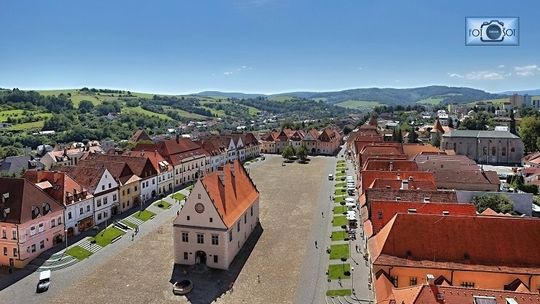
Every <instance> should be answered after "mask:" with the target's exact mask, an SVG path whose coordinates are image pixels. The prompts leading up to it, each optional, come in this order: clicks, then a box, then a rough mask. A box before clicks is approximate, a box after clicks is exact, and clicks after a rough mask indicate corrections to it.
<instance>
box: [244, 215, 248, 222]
mask: <svg viewBox="0 0 540 304" xmlns="http://www.w3.org/2000/svg"><path fill="white" fill-rule="evenodd" d="M245 223H247V213H244V224H245Z"/></svg>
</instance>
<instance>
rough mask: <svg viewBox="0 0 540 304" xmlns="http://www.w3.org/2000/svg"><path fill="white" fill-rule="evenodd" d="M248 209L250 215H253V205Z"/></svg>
mask: <svg viewBox="0 0 540 304" xmlns="http://www.w3.org/2000/svg"><path fill="white" fill-rule="evenodd" d="M249 209H250V213H251V216H253V206H251V208H249Z"/></svg>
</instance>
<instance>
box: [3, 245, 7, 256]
mask: <svg viewBox="0 0 540 304" xmlns="http://www.w3.org/2000/svg"><path fill="white" fill-rule="evenodd" d="M7 252H8V248H7V247H4V255H5V256H7Z"/></svg>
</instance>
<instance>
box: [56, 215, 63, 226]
mask: <svg viewBox="0 0 540 304" xmlns="http://www.w3.org/2000/svg"><path fill="white" fill-rule="evenodd" d="M56 222H57V223H58V225H62V217H61V216H59V217H58V220H56Z"/></svg>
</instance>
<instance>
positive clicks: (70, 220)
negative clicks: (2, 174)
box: [24, 171, 94, 236]
mask: <svg viewBox="0 0 540 304" xmlns="http://www.w3.org/2000/svg"><path fill="white" fill-rule="evenodd" d="M24 178H25V179H27V180H28V181H30V182H32V183H34V184H35V185H36V186H38V187H39V188H40V189H41V190H43V191H44V192H46V193H47V194H48V195H49V196H51V197H52V198H54V199H55V200H56V201H57V202H58V203H60V204H62V205H63V206H64V208H65V209H64V219H65V221H64V225H65V227H66V230H67V234H68V236H71V235H77V234H79V233H80V232H82V231H85V230H87V229H90V228H92V226H93V225H94V196H93V195H92V194H91V193H89V192H88V190H87V189H86V188H84V187H83V186H82V185H80V184H79V183H77V182H76V181H75V180H74V179H72V178H71V177H70V176H69V175H67V174H66V173H65V172H58V171H27V172H26V173H25V174H24Z"/></svg>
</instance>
